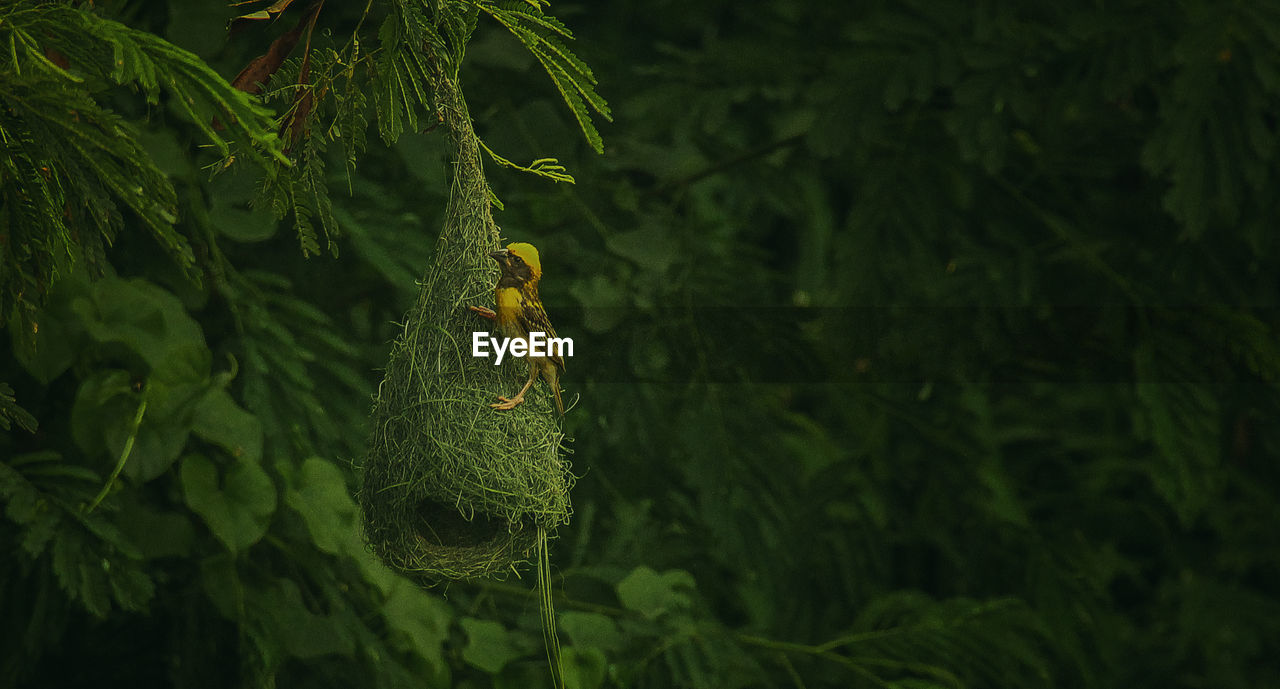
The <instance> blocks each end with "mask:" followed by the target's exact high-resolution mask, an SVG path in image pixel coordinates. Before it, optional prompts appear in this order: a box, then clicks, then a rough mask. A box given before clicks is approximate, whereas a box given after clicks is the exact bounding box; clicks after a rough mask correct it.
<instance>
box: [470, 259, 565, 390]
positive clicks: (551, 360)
mask: <svg viewBox="0 0 1280 689" xmlns="http://www.w3.org/2000/svg"><path fill="white" fill-rule="evenodd" d="M489 256H490V257H491V258H493V260H495V261H497V262H498V266H499V267H501V268H502V276H501V277H500V278H498V287H497V290H496V291H495V294H494V296H495V298H496V301H497V306H498V309H497V312H496V313H492V312H489V313H486V311H488V309H479V308H475V307H473V310H475V311H477V312H479V313H481V314H482V315H485V316H487V317H491V318H494V320H495V321H496V322H497V323H498V330H500V331H501V332H502V334H503V335H505V336H506V337H507V338H509V339H510V340H524V341H525V342H526V348H527V346H528V345H527V343H528V342H529V333H535V332H541V333H546V338H554V337H556V331H555V329H554V328H552V327H551V319H549V318H547V311H546V309H544V308H542V300H541V299H539V298H538V281H539V280H541V279H542V263H541V261H539V260H538V250H537V249H535V248H533V245H532V244H526V243H524V242H516V243H514V244H508V245H507V248H505V249H502V250H500V251H495V252H493V253H491V254H489ZM543 342H544V343H545V342H546V340H545V339H544V340H543ZM525 358H526V359H528V360H529V380H528V381H527V382H526V383H525V384H524V387H523V388H520V392H518V393H516V396H515V397H510V398H508V397H499V398H498V399H500V400H502V401H501V402H498V403H495V404H491V405H489V406H491V407H493V408H495V409H513V408H515V406H516V405H518V404H520V403H522V402H524V394H525V393H526V392H528V391H529V388H531V387H533V383H534V381H536V380H538V374H539V373H541V374H542V378H543V380H545V381H547V385H549V386H551V394H552V395H554V396H555V400H556V410H557V411H559V412H560V413H561V414H562V415H563V414H564V402H563V401H562V400H561V399H560V372H561V371H563V370H564V357H563V356H561V355H560V354H552V353H551V352H547V356H526V357H525Z"/></svg>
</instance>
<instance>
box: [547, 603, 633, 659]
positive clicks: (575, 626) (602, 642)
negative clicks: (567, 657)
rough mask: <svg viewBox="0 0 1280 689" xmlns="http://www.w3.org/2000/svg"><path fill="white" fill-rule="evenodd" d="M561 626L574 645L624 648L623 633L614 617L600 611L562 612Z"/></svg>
mask: <svg viewBox="0 0 1280 689" xmlns="http://www.w3.org/2000/svg"><path fill="white" fill-rule="evenodd" d="M560 628H561V629H563V630H564V632H565V634H566V635H567V636H568V637H569V639H570V640H571V641H573V645H574V646H581V647H584V648H586V647H593V648H600V649H603V650H606V651H612V650H618V649H621V648H622V641H623V640H622V635H621V634H620V633H619V632H618V625H617V623H615V622H614V621H613V619H612V618H610V617H608V616H606V615H601V614H600V613H598V612H577V611H568V612H563V613H560Z"/></svg>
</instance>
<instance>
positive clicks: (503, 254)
mask: <svg viewBox="0 0 1280 689" xmlns="http://www.w3.org/2000/svg"><path fill="white" fill-rule="evenodd" d="M508 255H509V252H508V251H507V250H506V249H498V250H497V251H495V252H493V253H491V254H489V258H492V259H493V260H495V261H497V262H498V263H506V261H507V256H508Z"/></svg>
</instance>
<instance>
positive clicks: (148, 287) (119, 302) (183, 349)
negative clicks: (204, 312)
mask: <svg viewBox="0 0 1280 689" xmlns="http://www.w3.org/2000/svg"><path fill="white" fill-rule="evenodd" d="M71 308H72V310H73V311H74V312H75V313H76V314H78V315H79V316H80V318H81V320H82V323H83V325H84V328H85V330H86V331H87V332H88V333H89V335H90V337H92V338H93V339H94V340H96V341H97V342H99V343H119V344H122V345H124V346H126V347H128V348H129V349H130V350H132V351H133V352H135V353H136V354H137V355H138V356H139V357H141V358H142V360H143V361H144V362H145V363H146V364H147V366H148V367H149V368H150V370H151V376H152V377H154V378H158V379H161V380H166V381H172V382H179V381H191V382H194V381H203V380H204V379H205V378H207V377H208V375H209V367H210V360H211V356H212V355H211V354H210V352H209V349H208V347H206V346H205V342H204V333H203V331H202V330H201V329H200V326H199V324H197V323H196V322H195V320H193V319H192V318H191V316H189V315H188V314H187V312H186V309H185V308H184V307H183V305H182V302H181V301H180V300H179V299H178V298H177V297H176V296H174V295H173V294H171V293H170V292H168V291H166V290H164V289H162V288H161V287H158V286H157V285H155V284H152V283H151V282H148V281H146V280H142V279H130V280H125V279H120V278H103V279H102V280H99V281H98V282H97V283H95V284H94V285H93V286H92V288H91V289H90V293H89V296H88V297H87V298H86V297H81V298H78V299H75V300H73V301H72V305H71Z"/></svg>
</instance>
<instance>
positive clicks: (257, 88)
mask: <svg viewBox="0 0 1280 689" xmlns="http://www.w3.org/2000/svg"><path fill="white" fill-rule="evenodd" d="M321 4H322V3H313V4H312V5H311V7H309V8H308V9H307V12H305V13H304V14H303V15H302V17H301V18H300V19H299V20H298V22H297V23H296V24H294V25H293V28H292V29H289V30H288V31H287V32H285V33H283V34H281V35H280V36H278V37H276V39H275V40H274V41H272V42H271V45H270V46H269V47H268V48H267V52H265V53H263V54H262V55H259V56H258V57H255V58H254V59H252V60H250V61H249V64H247V65H245V66H244V69H242V70H240V73H239V74H237V75H236V78H235V79H232V80H231V86H232V87H233V88H235V89H237V90H239V91H244V92H245V93H254V94H256V93H261V92H262V87H263V86H265V85H266V84H267V82H269V81H271V75H273V74H275V73H276V71H277V70H279V69H280V65H282V64H284V59H285V58H287V57H289V53H291V52H293V48H294V46H296V45H297V44H298V40H299V39H300V38H302V30H303V29H304V28H307V27H308V25H310V24H312V23H313V22H314V21H315V16H316V14H317V13H318V12H319V11H320V5H321ZM262 14H265V13H262ZM268 16H270V15H268ZM246 18H247V17H239V19H246ZM262 18H263V19H266V18H267V17H262ZM234 27H235V20H233V21H232V30H233V32H234V30H235V29H234Z"/></svg>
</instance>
